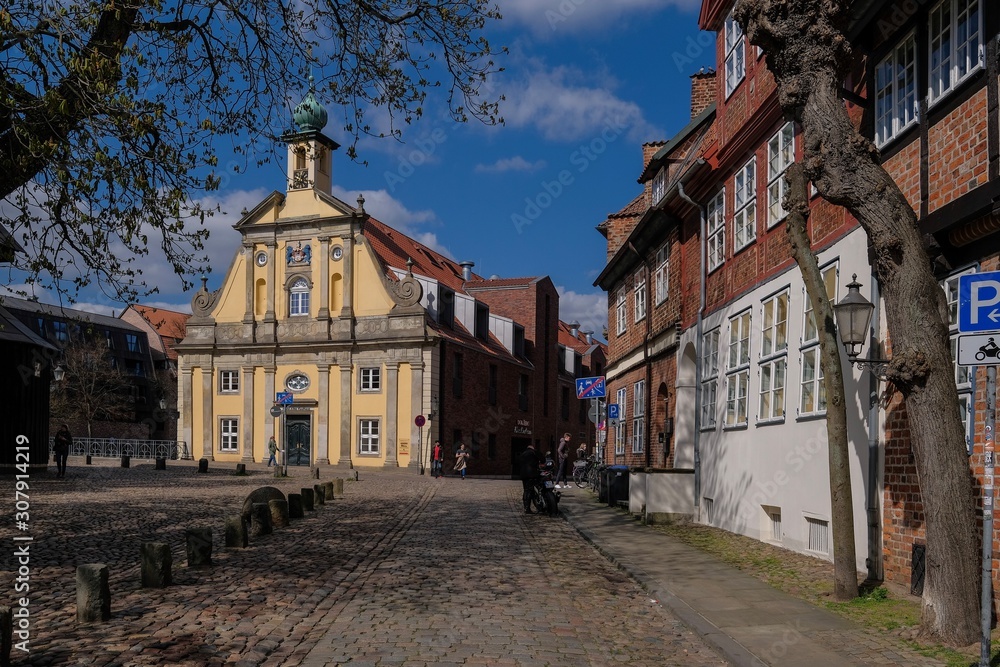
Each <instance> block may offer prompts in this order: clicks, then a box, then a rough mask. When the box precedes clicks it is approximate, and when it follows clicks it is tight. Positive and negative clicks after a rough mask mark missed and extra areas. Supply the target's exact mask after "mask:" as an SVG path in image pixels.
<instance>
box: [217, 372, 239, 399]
mask: <svg viewBox="0 0 1000 667" xmlns="http://www.w3.org/2000/svg"><path fill="white" fill-rule="evenodd" d="M219 393H220V394H238V393H240V372H239V371H231V370H220V371H219Z"/></svg>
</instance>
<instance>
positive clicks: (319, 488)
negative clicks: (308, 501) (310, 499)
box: [313, 484, 326, 505]
mask: <svg viewBox="0 0 1000 667" xmlns="http://www.w3.org/2000/svg"><path fill="white" fill-rule="evenodd" d="M313 494H314V495H315V496H316V504H317V505H325V504H326V489H325V488H323V485H322V484H313Z"/></svg>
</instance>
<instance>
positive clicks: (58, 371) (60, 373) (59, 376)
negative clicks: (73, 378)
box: [52, 366, 66, 382]
mask: <svg viewBox="0 0 1000 667" xmlns="http://www.w3.org/2000/svg"><path fill="white" fill-rule="evenodd" d="M52 377H54V378H55V380H56V382H62V381H63V378H64V377H66V371H65V369H63V367H62V366H56V367H55V368H53V369H52Z"/></svg>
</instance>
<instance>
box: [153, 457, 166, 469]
mask: <svg viewBox="0 0 1000 667" xmlns="http://www.w3.org/2000/svg"><path fill="white" fill-rule="evenodd" d="M154 469H155V470H166V469H167V459H166V458H165V457H163V456H157V457H156V467H155V468H154Z"/></svg>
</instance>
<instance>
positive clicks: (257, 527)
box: [250, 503, 272, 537]
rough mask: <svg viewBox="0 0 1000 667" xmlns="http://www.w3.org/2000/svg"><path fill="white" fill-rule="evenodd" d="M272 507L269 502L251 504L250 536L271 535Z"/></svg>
mask: <svg viewBox="0 0 1000 667" xmlns="http://www.w3.org/2000/svg"><path fill="white" fill-rule="evenodd" d="M271 532H272V529H271V508H270V507H269V506H268V504H267V503H254V504H253V505H251V506H250V537H260V536H261V535H270V534H271Z"/></svg>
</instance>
